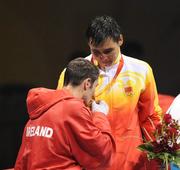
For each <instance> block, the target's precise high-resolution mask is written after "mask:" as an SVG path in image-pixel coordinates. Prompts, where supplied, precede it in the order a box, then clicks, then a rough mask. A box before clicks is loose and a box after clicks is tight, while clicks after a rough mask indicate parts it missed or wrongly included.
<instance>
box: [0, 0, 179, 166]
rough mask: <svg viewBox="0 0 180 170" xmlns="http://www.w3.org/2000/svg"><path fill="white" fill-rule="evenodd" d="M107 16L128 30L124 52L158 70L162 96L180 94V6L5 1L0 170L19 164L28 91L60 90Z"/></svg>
mask: <svg viewBox="0 0 180 170" xmlns="http://www.w3.org/2000/svg"><path fill="white" fill-rule="evenodd" d="M103 14H107V15H111V16H113V17H114V18H115V19H116V20H117V21H118V22H119V24H120V25H121V27H122V28H123V33H124V39H125V44H124V46H123V52H124V53H126V54H130V55H131V54H132V55H134V57H137V58H143V59H144V60H145V61H147V62H148V63H149V64H150V65H151V66H152V68H153V70H154V75H155V78H156V82H157V87H158V91H159V92H160V93H166V94H170V95H177V94H178V93H179V87H180V78H179V72H180V1H179V0H173V1H162V0H159V1H157V0H156V1H155V0H147V1H144V0H139V1H134V0H126V1H123V0H108V1H107V0H103V1H102V0H91V1H86V0H79V1H78V0H77V1H63V0H49V1H48V0H36V1H35V0H31V1H25V0H24V1H23V0H1V1H0V23H1V26H0V57H1V62H0V77H1V78H0V88H1V89H0V93H1V94H0V95H1V96H0V99H1V100H0V112H1V119H0V125H1V129H0V133H1V143H0V144H1V145H0V146H1V147H0V149H1V150H0V169H1V168H5V167H10V166H13V164H14V161H15V157H16V155H17V150H18V148H19V145H20V139H21V135H22V129H23V126H24V123H25V122H26V120H27V114H26V107H25V98H26V94H27V91H28V89H29V88H31V87H34V86H35V87H36V86H44V87H48V88H56V86H57V80H58V76H59V73H60V72H61V70H62V69H63V68H64V66H65V65H66V64H67V62H68V61H69V60H70V59H71V58H73V57H78V56H85V55H86V54H88V53H89V50H88V46H87V43H86V40H85V36H84V32H85V29H86V27H87V24H88V23H89V21H90V19H92V18H94V17H95V16H96V15H103ZM132 44H133V47H132Z"/></svg>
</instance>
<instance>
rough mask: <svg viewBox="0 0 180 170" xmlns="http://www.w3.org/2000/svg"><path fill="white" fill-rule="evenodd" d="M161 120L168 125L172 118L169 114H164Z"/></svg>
mask: <svg viewBox="0 0 180 170" xmlns="http://www.w3.org/2000/svg"><path fill="white" fill-rule="evenodd" d="M163 120H164V122H165V123H166V124H169V123H171V121H172V117H171V115H170V114H165V115H164V117H163Z"/></svg>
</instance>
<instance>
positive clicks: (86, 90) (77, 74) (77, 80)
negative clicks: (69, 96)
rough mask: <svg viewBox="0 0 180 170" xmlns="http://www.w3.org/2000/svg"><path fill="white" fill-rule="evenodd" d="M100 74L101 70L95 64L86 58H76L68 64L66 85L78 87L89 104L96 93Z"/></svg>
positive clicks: (73, 87)
mask: <svg viewBox="0 0 180 170" xmlns="http://www.w3.org/2000/svg"><path fill="white" fill-rule="evenodd" d="M98 76H99V70H98V68H97V67H96V66H95V65H93V64H92V63H91V62H90V61H88V60H86V59H84V58H76V59H74V60H72V61H70V62H69V64H68V65H67V68H66V72H65V78H64V86H71V87H72V89H76V90H77V91H78V92H79V94H81V98H82V99H83V100H84V102H85V103H86V104H88V103H89V102H90V100H91V99H92V97H93V95H94V92H95V87H96V86H97V79H98Z"/></svg>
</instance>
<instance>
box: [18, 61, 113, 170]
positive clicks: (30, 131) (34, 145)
mask: <svg viewBox="0 0 180 170" xmlns="http://www.w3.org/2000/svg"><path fill="white" fill-rule="evenodd" d="M98 75H99V71H98V69H97V68H96V66H94V65H92V64H91V63H90V62H89V61H88V60H85V59H82V58H77V59H75V60H72V61H71V62H70V63H69V64H68V66H67V68H66V75H65V81H64V82H65V83H64V88H63V89H61V90H52V89H46V88H34V89H31V90H30V91H29V93H28V96H27V108H28V113H29V117H30V120H29V121H28V122H27V124H26V126H25V129H24V134H23V138H22V144H21V147H20V151H19V153H18V157H17V160H16V164H15V169H16V170H26V169H28V170H35V169H46V170H52V169H66V170H80V169H87V170H88V169H89V170H94V169H96V170H100V169H104V167H108V166H109V165H110V164H111V161H112V157H113V155H114V152H115V143H114V139H113V137H112V135H111V128H110V125H109V122H108V120H107V118H106V115H105V114H106V113H107V112H108V106H107V105H106V103H105V102H103V101H100V102H99V103H98V104H97V103H95V102H93V103H92V110H93V112H91V111H90V110H89V108H88V107H87V105H89V103H90V101H91V99H92V96H93V94H94V90H95V87H96V86H97V78H98ZM102 112H104V113H102Z"/></svg>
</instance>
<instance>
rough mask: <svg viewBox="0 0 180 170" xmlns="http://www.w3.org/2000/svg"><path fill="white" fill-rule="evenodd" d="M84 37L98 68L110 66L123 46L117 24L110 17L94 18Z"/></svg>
mask: <svg viewBox="0 0 180 170" xmlns="http://www.w3.org/2000/svg"><path fill="white" fill-rule="evenodd" d="M86 37H87V40H88V45H89V47H90V50H91V53H92V55H93V57H94V58H95V59H96V60H97V61H98V64H99V66H100V67H106V66H111V65H112V64H113V63H114V61H115V60H116V59H117V57H118V54H119V53H120V46H121V45H122V44H123V36H122V33H121V30H120V26H119V25H118V24H117V22H116V21H115V20H114V19H113V18H112V17H110V16H100V17H96V18H95V19H94V20H92V22H91V23H90V25H89V26H88V28H87V31H86Z"/></svg>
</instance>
